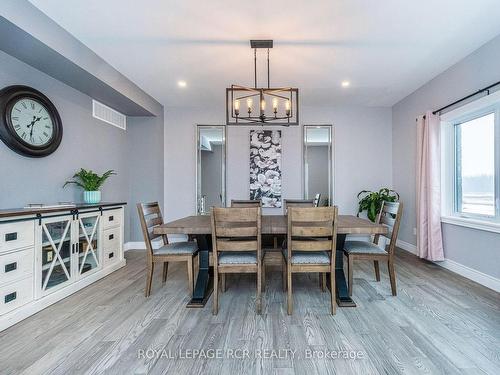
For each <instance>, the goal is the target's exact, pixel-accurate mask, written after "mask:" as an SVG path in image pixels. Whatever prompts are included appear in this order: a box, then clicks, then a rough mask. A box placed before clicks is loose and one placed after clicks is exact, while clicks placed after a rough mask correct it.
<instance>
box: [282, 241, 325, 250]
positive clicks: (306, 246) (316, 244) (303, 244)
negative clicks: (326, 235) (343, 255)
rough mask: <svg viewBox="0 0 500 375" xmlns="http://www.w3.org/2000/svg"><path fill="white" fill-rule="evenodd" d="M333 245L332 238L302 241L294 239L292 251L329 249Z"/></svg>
mask: <svg viewBox="0 0 500 375" xmlns="http://www.w3.org/2000/svg"><path fill="white" fill-rule="evenodd" d="M331 247H332V241H331V240H316V241H302V240H293V239H292V251H295V250H297V251H323V250H326V251H329V250H331Z"/></svg>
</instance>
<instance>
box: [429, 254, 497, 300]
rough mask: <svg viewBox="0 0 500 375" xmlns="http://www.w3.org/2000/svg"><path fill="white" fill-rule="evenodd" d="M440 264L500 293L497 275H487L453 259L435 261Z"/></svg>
mask: <svg viewBox="0 0 500 375" xmlns="http://www.w3.org/2000/svg"><path fill="white" fill-rule="evenodd" d="M435 263H436V264H437V265H438V266H441V267H443V268H446V269H447V270H450V271H452V272H454V273H457V274H459V275H460V276H463V277H465V278H467V279H469V280H472V281H475V282H476V283H478V284H481V285H483V286H485V287H487V288H490V289H493V290H494V291H495V292H499V293H500V279H497V278H496V277H493V276H490V275H487V274H485V273H483V272H480V271H478V270H475V269H473V268H470V267H467V266H464V265H463V264H461V263H458V262H455V261H454V260H451V259H445V260H444V261H442V262H435Z"/></svg>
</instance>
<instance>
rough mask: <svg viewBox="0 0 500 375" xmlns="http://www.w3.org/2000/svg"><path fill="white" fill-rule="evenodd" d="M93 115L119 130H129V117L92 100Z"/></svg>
mask: <svg viewBox="0 0 500 375" xmlns="http://www.w3.org/2000/svg"><path fill="white" fill-rule="evenodd" d="M92 115H93V116H94V117H95V118H96V119H99V120H101V121H104V122H107V123H108V124H111V125H114V126H116V127H117V128H120V129H123V130H125V129H126V128H127V116H125V115H124V114H122V113H120V112H118V111H115V110H114V109H113V108H109V107H108V106H107V105H104V104H102V103H100V102H98V101H97V100H92Z"/></svg>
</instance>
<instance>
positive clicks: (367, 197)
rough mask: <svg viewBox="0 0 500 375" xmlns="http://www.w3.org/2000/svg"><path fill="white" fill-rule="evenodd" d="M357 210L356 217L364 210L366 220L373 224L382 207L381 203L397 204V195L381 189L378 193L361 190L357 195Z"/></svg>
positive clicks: (392, 191) (391, 191) (387, 189)
mask: <svg viewBox="0 0 500 375" xmlns="http://www.w3.org/2000/svg"><path fill="white" fill-rule="evenodd" d="M358 199H359V208H358V215H357V216H359V214H360V213H361V212H363V211H365V210H366V214H367V216H368V219H370V220H371V221H373V222H375V220H376V219H377V215H378V213H379V212H380V208H381V207H382V202H384V201H386V202H397V201H398V200H399V194H398V193H397V192H396V191H394V190H391V189H389V188H382V189H380V190H379V191H369V190H363V191H360V192H359V193H358Z"/></svg>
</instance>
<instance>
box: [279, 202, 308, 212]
mask: <svg viewBox="0 0 500 375" xmlns="http://www.w3.org/2000/svg"><path fill="white" fill-rule="evenodd" d="M288 207H314V199H285V201H284V208H285V213H286V212H288Z"/></svg>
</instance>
